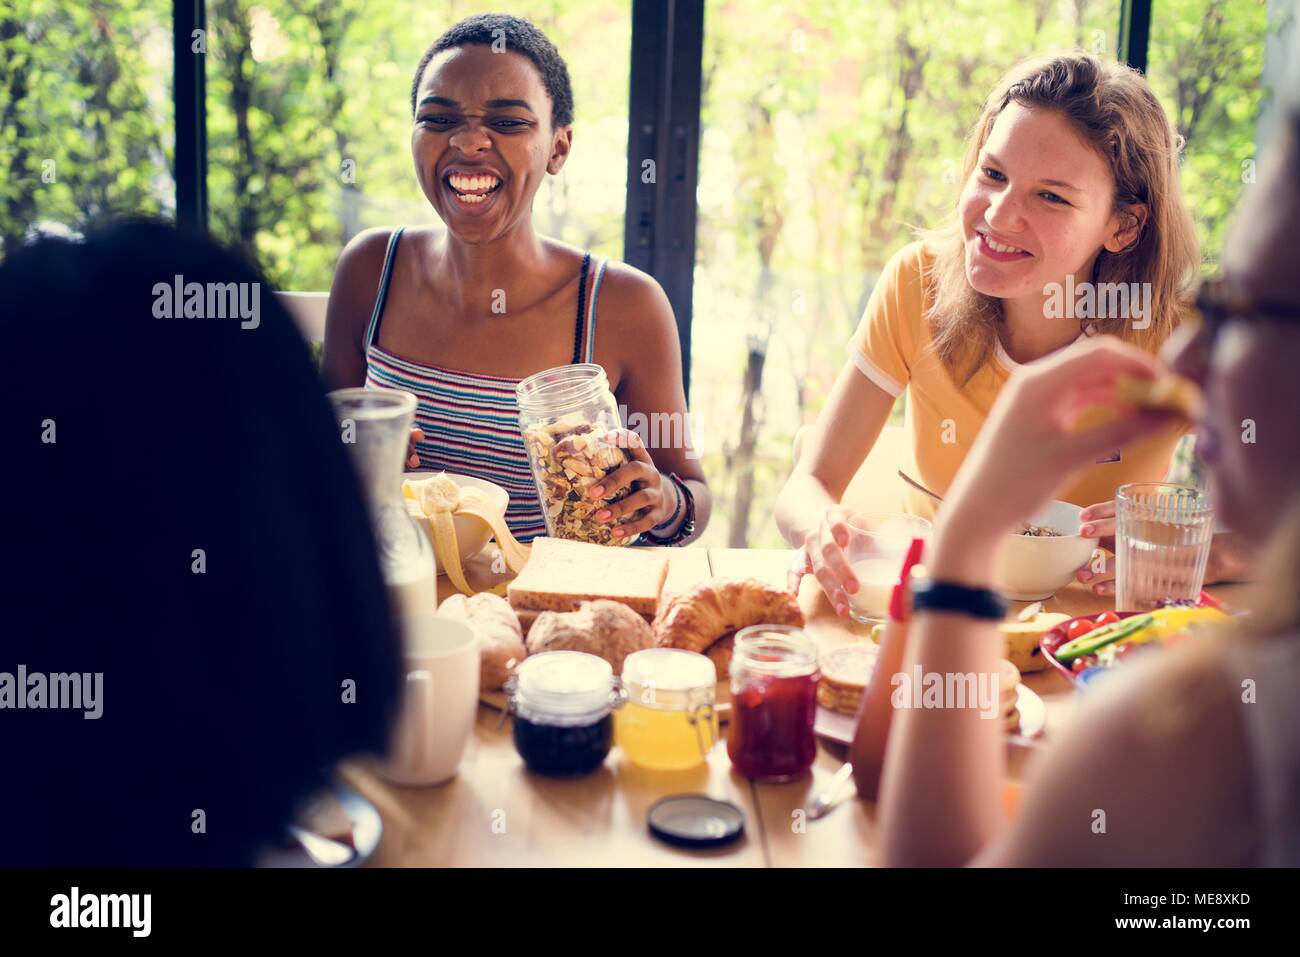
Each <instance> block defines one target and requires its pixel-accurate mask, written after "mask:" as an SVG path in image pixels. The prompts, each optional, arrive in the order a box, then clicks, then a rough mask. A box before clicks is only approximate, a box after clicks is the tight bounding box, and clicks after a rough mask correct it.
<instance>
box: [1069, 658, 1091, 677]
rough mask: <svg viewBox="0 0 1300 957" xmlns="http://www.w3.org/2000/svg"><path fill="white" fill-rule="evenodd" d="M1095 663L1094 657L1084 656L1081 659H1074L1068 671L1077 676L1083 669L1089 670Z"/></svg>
mask: <svg viewBox="0 0 1300 957" xmlns="http://www.w3.org/2000/svg"><path fill="white" fill-rule="evenodd" d="M1096 663H1097V657H1096V656H1095V655H1084V656H1083V657H1082V658H1075V659H1074V662H1073V663H1072V664H1071V665H1070V670H1071V671H1073V672H1074V673H1075V674H1076V675H1077V674H1078V673H1079V672H1080V671H1082V670H1083V669H1084V668H1091V667H1092V666H1093V665H1095V664H1096Z"/></svg>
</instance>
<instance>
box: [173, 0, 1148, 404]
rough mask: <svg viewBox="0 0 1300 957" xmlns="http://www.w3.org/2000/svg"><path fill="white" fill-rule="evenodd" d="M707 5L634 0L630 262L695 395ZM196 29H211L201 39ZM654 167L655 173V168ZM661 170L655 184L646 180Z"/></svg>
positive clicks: (186, 97)
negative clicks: (673, 335)
mask: <svg viewBox="0 0 1300 957" xmlns="http://www.w3.org/2000/svg"><path fill="white" fill-rule="evenodd" d="M704 4H705V0H633V2H632V56H631V64H630V66H629V71H628V73H629V75H628V84H629V87H628V117H627V120H628V133H627V136H628V138H627V205H626V206H625V208H624V218H623V259H624V261H626V262H627V263H629V264H630V265H633V266H635V267H637V268H638V269H641V270H643V271H645V272H647V273H649V274H650V275H652V276H654V277H655V279H657V280H658V281H659V283H660V285H662V286H663V288H664V292H665V293H667V295H668V301H669V302H670V303H671V304H672V307H673V313H674V315H675V316H676V317H677V330H678V334H679V336H680V338H681V344H682V381H683V383H684V384H685V386H686V393H687V396H688V398H689V396H690V374H691V319H692V315H691V303H692V298H693V295H694V288H693V286H694V272H695V227H696V217H697V203H696V196H695V191H696V190H695V188H696V184H697V182H698V179H699V144H700V101H701V97H702V89H701V84H702V79H703V60H704ZM206 30H207V2H206V0H172V50H173V67H174V77H175V79H174V82H173V97H174V105H175V118H176V121H175V122H176V126H175V138H176V139H175V165H174V169H173V175H174V178H175V183H176V219H177V222H178V223H180V224H181V225H184V226H188V227H190V228H194V229H198V230H201V231H205V232H206V231H207V229H208V186H207V175H208V138H207V86H206V74H205V66H206V62H207V57H206V55H205V54H204V53H201V52H195V50H194V46H195V39H196V37H198V36H203V37H206ZM1150 30H1151V0H1121V3H1120V23H1119V42H1118V44H1117V50H1116V55H1117V56H1118V58H1119V59H1120V60H1122V61H1123V62H1126V63H1128V64H1129V65H1130V66H1133V67H1134V68H1135V69H1137V70H1140V71H1142V72H1145V71H1146V64H1147V45H1148V41H1149V37H1150ZM195 31H202V33H199V34H196V33H195ZM647 160H651V161H653V164H654V165H653V167H649V168H647V167H646V166H645V162H646V161H647ZM647 169H653V171H654V175H653V177H651V178H649V179H647V177H646V176H645V175H644V174H645V173H646V172H647Z"/></svg>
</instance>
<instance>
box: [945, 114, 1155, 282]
mask: <svg viewBox="0 0 1300 957" xmlns="http://www.w3.org/2000/svg"><path fill="white" fill-rule="evenodd" d="M1114 197H1115V179H1114V176H1113V175H1112V174H1111V171H1110V167H1109V166H1108V165H1107V163H1106V161H1105V160H1104V159H1103V158H1102V157H1101V156H1100V155H1099V154H1098V153H1097V151H1096V150H1095V149H1094V148H1093V147H1092V145H1091V144H1090V143H1089V142H1088V141H1087V140H1086V139H1084V138H1083V136H1081V135H1080V133H1079V132H1078V131H1077V130H1076V129H1075V128H1074V126H1072V125H1071V124H1070V122H1069V121H1068V120H1067V119H1066V118H1065V116H1064V115H1063V114H1062V113H1060V112H1059V111H1056V110H1051V109H1030V108H1027V107H1024V106H1021V105H1020V104H1019V103H1016V102H1014V101H1013V102H1011V103H1008V104H1007V106H1006V107H1005V108H1004V109H1003V110H1002V112H1001V113H1000V114H998V117H997V119H996V120H995V121H994V123H993V128H992V129H991V130H990V131H989V135H988V139H987V140H986V141H985V142H984V146H983V148H982V149H981V150H980V153H979V158H978V160H977V161H976V164H975V168H974V169H973V170H972V171H971V174H970V177H969V178H968V179H967V181H966V186H965V188H964V189H963V190H962V194H961V200H960V203H959V207H958V209H959V215H960V218H961V224H962V237H963V241H964V243H965V252H966V278H967V280H968V281H969V282H970V284H971V286H973V287H974V288H975V289H976V291H978V292H981V293H983V294H984V295H986V296H995V297H997V298H999V299H1013V300H1014V299H1030V298H1034V297H1037V298H1038V299H1040V300H1041V298H1042V296H1043V287H1044V286H1045V285H1047V284H1048V283H1064V282H1065V277H1066V276H1067V275H1073V276H1074V277H1075V280H1076V281H1084V280H1091V278H1092V266H1093V263H1094V262H1095V261H1096V259H1097V255H1098V254H1099V253H1100V251H1101V250H1102V248H1103V247H1104V248H1107V249H1109V250H1110V251H1112V252H1118V251H1119V250H1121V249H1123V248H1124V247H1125V246H1126V245H1128V243H1130V242H1132V240H1133V239H1134V238H1135V237H1136V235H1137V232H1136V229H1133V228H1131V220H1130V219H1129V217H1127V216H1122V215H1119V214H1116V213H1115V211H1114ZM1126 224H1127V225H1129V226H1130V228H1129V230H1128V231H1124V230H1123V227H1124V226H1125V225H1126Z"/></svg>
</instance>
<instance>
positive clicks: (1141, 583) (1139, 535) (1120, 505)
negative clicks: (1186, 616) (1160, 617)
mask: <svg viewBox="0 0 1300 957" xmlns="http://www.w3.org/2000/svg"><path fill="white" fill-rule="evenodd" d="M1115 514H1116V527H1115V607H1116V608H1117V609H1119V610H1121V611H1150V610H1151V609H1153V608H1157V607H1159V605H1160V603H1161V601H1163V600H1164V599H1166V598H1172V599H1182V598H1195V597H1196V596H1197V595H1199V594H1200V592H1201V585H1202V584H1203V583H1204V581H1205V563H1206V560H1207V559H1208V558H1209V555H1210V539H1211V538H1212V537H1213V535H1214V509H1213V507H1212V506H1211V505H1210V501H1209V499H1208V498H1207V497H1206V495H1205V493H1204V492H1201V491H1198V490H1197V489H1194V488H1191V487H1189V486H1186V485H1172V484H1170V483H1168V482H1134V483H1131V484H1129V485H1121V486H1120V487H1119V490H1118V491H1117V492H1116V493H1115Z"/></svg>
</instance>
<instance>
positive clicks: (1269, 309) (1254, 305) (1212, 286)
mask: <svg viewBox="0 0 1300 957" xmlns="http://www.w3.org/2000/svg"><path fill="white" fill-rule="evenodd" d="M1195 312H1196V315H1195V317H1194V319H1193V322H1198V324H1199V325H1200V326H1201V333H1202V334H1203V335H1204V336H1205V340H1206V347H1207V348H1208V347H1209V346H1210V345H1212V344H1213V343H1214V341H1215V340H1216V339H1217V338H1218V337H1219V333H1220V332H1222V331H1223V328H1224V326H1226V325H1227V324H1228V323H1230V322H1256V321H1260V320H1263V321H1266V322H1268V321H1273V322H1296V321H1300V303H1276V302H1265V301H1261V300H1255V299H1250V298H1248V297H1246V296H1243V295H1241V294H1240V293H1238V292H1236V291H1234V290H1233V289H1232V288H1231V287H1230V286H1229V285H1228V283H1227V280H1226V278H1225V277H1223V276H1218V277H1216V278H1214V279H1208V280H1206V281H1205V282H1203V283H1201V288H1200V289H1199V290H1198V291H1197V293H1196V303H1195Z"/></svg>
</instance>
